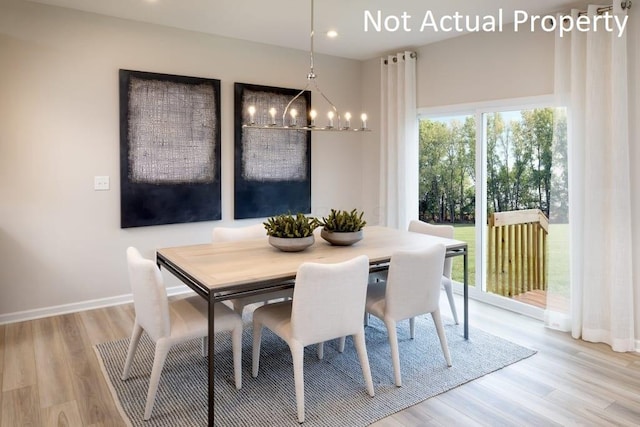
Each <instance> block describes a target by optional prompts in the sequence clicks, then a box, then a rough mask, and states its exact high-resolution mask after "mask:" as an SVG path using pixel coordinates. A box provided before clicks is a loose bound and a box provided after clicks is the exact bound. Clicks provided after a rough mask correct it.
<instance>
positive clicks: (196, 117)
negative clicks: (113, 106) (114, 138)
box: [119, 70, 221, 228]
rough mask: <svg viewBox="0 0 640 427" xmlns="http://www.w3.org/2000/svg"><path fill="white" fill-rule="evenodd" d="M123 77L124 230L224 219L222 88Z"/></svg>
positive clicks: (200, 81) (177, 79) (141, 75)
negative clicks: (221, 123) (221, 181)
mask: <svg viewBox="0 0 640 427" xmlns="http://www.w3.org/2000/svg"><path fill="white" fill-rule="evenodd" d="M119 77H120V195H121V202H120V212H121V216H120V217H121V227H122V228H128V227H140V226H148V225H159V224H173V223H184V222H195V221H207V220H216V219H220V217H221V200H220V192H221V188H220V187H221V186H220V145H221V144H220V138H221V137H220V81H219V80H214V79H205V78H198V77H185V76H175V75H168V74H157V73H148V72H141V71H130V70H120V76H119Z"/></svg>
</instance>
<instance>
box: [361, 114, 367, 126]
mask: <svg viewBox="0 0 640 427" xmlns="http://www.w3.org/2000/svg"><path fill="white" fill-rule="evenodd" d="M360 120H362V129H366V128H367V115H366V114H365V113H362V115H361V116H360Z"/></svg>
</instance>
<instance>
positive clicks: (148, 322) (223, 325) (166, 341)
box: [121, 247, 242, 420]
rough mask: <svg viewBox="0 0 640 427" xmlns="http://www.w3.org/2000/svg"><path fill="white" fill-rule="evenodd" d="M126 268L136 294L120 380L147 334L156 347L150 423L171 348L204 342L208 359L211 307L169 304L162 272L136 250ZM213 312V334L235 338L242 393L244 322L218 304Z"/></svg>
mask: <svg viewBox="0 0 640 427" xmlns="http://www.w3.org/2000/svg"><path fill="white" fill-rule="evenodd" d="M127 264H128V270H129V281H130V282H131V290H132V291H133V306H134V310H135V321H134V324H133V331H132V333H131V340H130V341H129V349H128V351H127V358H126V361H125V363H124V367H123V369H122V376H121V378H122V380H126V379H127V378H129V373H130V371H131V364H132V362H133V359H134V357H135V354H136V349H137V348H138V343H139V342H140V337H141V335H142V331H143V330H144V331H145V332H146V333H147V335H148V336H149V338H151V340H152V341H153V342H154V343H155V355H154V357H153V368H152V370H151V377H150V379H149V389H148V391H147V400H146V405H145V409H144V419H145V420H148V419H150V418H151V412H152V410H153V405H154V402H155V397H156V392H157V391H158V384H159V382H160V374H161V373H162V368H163V366H164V362H165V360H166V358H167V354H168V353H169V350H170V349H171V347H172V346H173V345H176V344H180V343H182V342H185V341H188V340H191V339H195V338H202V339H203V356H204V355H205V349H206V348H207V347H206V345H205V344H206V341H205V340H206V338H207V333H208V321H207V318H208V317H207V312H208V309H207V307H208V305H207V302H206V301H205V300H204V298H202V297H200V296H198V295H192V296H187V297H184V298H180V299H177V300H171V301H169V299H168V298H167V291H166V288H165V286H164V283H163V280H162V275H161V273H160V270H159V268H158V267H157V266H156V264H155V263H154V262H153V261H151V260H148V259H145V258H143V257H142V256H141V255H140V252H139V251H138V250H137V249H136V248H133V247H129V248H127ZM213 308H214V314H213V315H214V326H215V330H214V333H215V332H221V331H231V334H232V348H233V369H234V379H235V385H236V389H238V390H239V389H240V388H241V387H242V370H241V363H242V319H241V318H240V316H238V315H237V314H236V313H235V312H234V311H233V310H231V309H230V308H229V307H227V306H226V305H224V304H221V303H217V304H215V305H214V307H213Z"/></svg>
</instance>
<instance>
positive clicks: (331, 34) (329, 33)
mask: <svg viewBox="0 0 640 427" xmlns="http://www.w3.org/2000/svg"><path fill="white" fill-rule="evenodd" d="M327 37H329V38H330V39H335V38H336V37H338V32H337V31H336V30H329V31H327Z"/></svg>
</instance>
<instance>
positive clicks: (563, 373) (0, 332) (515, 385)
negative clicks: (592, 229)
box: [0, 299, 640, 427]
mask: <svg viewBox="0 0 640 427" xmlns="http://www.w3.org/2000/svg"><path fill="white" fill-rule="evenodd" d="M457 302H458V306H459V307H460V308H461V307H462V303H461V301H460V300H459V299H458V301H457ZM443 307H445V306H444V305H443ZM443 310H444V309H443ZM445 311H446V310H445ZM133 316H134V313H133V307H132V305H130V304H128V305H122V306H117V307H111V308H104V309H98V310H92V311H86V312H81V313H74V314H66V315H62V316H55V317H51V318H47V319H39V320H33V321H29V322H21V323H15V324H9V325H0V384H2V393H1V394H0V407H1V408H2V417H1V418H0V427H14V426H73V427H75V426H122V425H124V423H123V421H122V419H121V418H120V416H119V414H118V412H117V410H116V408H115V405H114V402H113V400H112V398H111V394H110V392H109V390H108V388H107V385H106V383H105V380H104V378H103V376H102V373H101V371H100V368H99V366H98V362H97V359H96V356H95V353H94V350H93V345H95V344H96V343H100V342H105V341H110V340H116V339H120V338H124V337H128V336H129V333H130V328H131V325H132V322H133ZM471 324H472V326H475V327H477V328H481V329H484V330H486V331H488V332H491V333H493V334H495V335H499V336H502V337H504V338H507V339H510V340H512V341H514V342H517V343H519V344H521V345H524V346H527V347H529V348H533V349H535V350H537V351H538V354H536V355H535V356H533V357H531V358H529V359H526V360H523V361H521V362H518V363H516V364H514V365H511V366H508V367H506V368H504V369H502V370H500V371H498V372H495V373H492V374H490V375H487V376H485V377H482V378H479V379H477V380H475V381H472V382H470V383H468V384H465V385H463V386H461V387H458V388H456V389H454V390H451V391H449V392H447V393H444V394H441V395H439V396H437V397H434V398H432V399H429V400H427V401H425V402H423V403H420V404H418V405H415V406H413V407H411V408H408V409H406V410H404V411H402V412H399V413H397V414H395V415H393V416H391V417H389V418H386V419H384V420H382V421H379V422H377V423H375V424H374V426H375V427H406V426H430V425H433V426H452V425H462V426H526V425H531V426H551V425H563V426H576V425H584V426H600V425H602V426H610V425H622V426H635V425H640V356H639V355H638V354H635V353H634V354H629V353H625V354H619V353H614V352H612V351H611V350H610V349H609V347H608V346H606V345H603V344H590V343H586V342H582V341H576V340H573V339H572V338H571V337H570V336H569V335H567V334H563V333H559V332H554V331H550V330H547V329H545V328H544V327H543V326H542V324H541V323H540V322H538V321H535V320H532V319H529V318H526V317H523V316H519V315H517V314H513V313H510V312H507V311H503V310H500V309H497V308H495V307H491V306H487V305H485V304H482V303H478V302H474V301H472V302H471ZM471 339H473V335H472V336H471ZM454 363H455V360H454ZM265 425H266V424H265Z"/></svg>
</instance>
